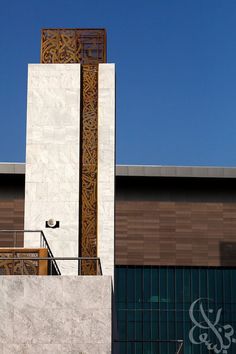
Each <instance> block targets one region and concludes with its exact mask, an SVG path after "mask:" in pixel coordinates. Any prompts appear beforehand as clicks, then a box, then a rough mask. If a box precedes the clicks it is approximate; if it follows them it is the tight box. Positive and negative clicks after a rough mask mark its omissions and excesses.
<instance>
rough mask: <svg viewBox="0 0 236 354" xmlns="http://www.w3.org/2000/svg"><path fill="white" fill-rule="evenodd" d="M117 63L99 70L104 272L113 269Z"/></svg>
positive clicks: (100, 228) (100, 224)
mask: <svg viewBox="0 0 236 354" xmlns="http://www.w3.org/2000/svg"><path fill="white" fill-rule="evenodd" d="M114 187H115V65H114V64H99V72H98V257H100V258H101V264H102V271H103V274H105V275H112V276H113V273H114V217H115V216H114V204H115V188H114Z"/></svg>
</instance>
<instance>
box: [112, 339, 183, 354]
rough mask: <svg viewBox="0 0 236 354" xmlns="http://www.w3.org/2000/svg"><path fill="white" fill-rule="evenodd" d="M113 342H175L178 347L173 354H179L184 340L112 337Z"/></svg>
mask: <svg viewBox="0 0 236 354" xmlns="http://www.w3.org/2000/svg"><path fill="white" fill-rule="evenodd" d="M113 342H114V343H176V344H179V348H178V349H177V351H176V353H175V354H181V351H182V349H183V345H184V341H183V339H176V340H175V339H170V340H168V339H166V340H163V339H114V340H113Z"/></svg>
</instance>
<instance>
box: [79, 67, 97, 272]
mask: <svg viewBox="0 0 236 354" xmlns="http://www.w3.org/2000/svg"><path fill="white" fill-rule="evenodd" d="M82 82H83V92H82V104H83V107H82V117H83V120H82V125H81V201H80V205H81V215H80V224H81V228H80V229H81V235H82V237H81V238H80V256H81V257H96V255H97V145H98V119H97V116H98V66H97V65H83V66H82ZM82 273H84V274H96V269H95V264H93V262H88V263H87V264H85V263H84V264H83V269H82Z"/></svg>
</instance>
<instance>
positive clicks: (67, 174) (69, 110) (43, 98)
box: [25, 64, 81, 274]
mask: <svg viewBox="0 0 236 354" xmlns="http://www.w3.org/2000/svg"><path fill="white" fill-rule="evenodd" d="M80 70H81V67H80V64H30V65H29V69H28V102H27V143H26V186H25V229H26V230H35V229H39V230H44V232H45V235H46V238H47V240H48V242H49V245H50V247H51V249H52V252H53V254H54V256H55V257H56V256H57V257H63V256H67V257H77V256H78V229H79V228H78V225H79V219H78V218H79V160H80V158H79V146H80V142H79V136H80ZM50 218H53V219H55V220H58V221H59V222H60V228H58V229H48V228H47V229H45V222H46V220H48V219H50ZM36 239H37V237H36V235H35V234H26V235H25V247H37V246H38V245H39V244H38V239H37V240H36ZM59 266H60V268H61V271H62V273H63V274H77V262H71V261H69V262H66V261H64V262H63V263H60V264H59Z"/></svg>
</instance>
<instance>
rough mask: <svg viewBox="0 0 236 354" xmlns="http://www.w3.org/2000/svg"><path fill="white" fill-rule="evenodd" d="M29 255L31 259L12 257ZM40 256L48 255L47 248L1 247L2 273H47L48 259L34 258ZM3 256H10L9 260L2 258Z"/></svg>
mask: <svg viewBox="0 0 236 354" xmlns="http://www.w3.org/2000/svg"><path fill="white" fill-rule="evenodd" d="M28 257H29V260H25V259H24V260H20V259H19V260H13V259H11V258H28ZM38 257H48V251H47V249H46V248H40V249H27V248H18V249H16V248H1V249H0V275H47V274H48V261H47V260H37V259H36V260H34V259H33V258H38ZM1 258H9V260H8V259H7V260H1Z"/></svg>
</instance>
